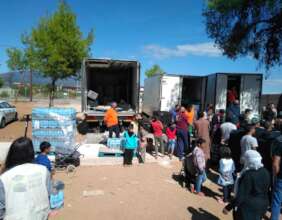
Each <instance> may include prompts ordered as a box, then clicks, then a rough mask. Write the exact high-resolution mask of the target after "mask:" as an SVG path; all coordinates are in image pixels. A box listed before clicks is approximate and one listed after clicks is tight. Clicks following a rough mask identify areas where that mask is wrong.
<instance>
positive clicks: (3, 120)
mask: <svg viewBox="0 0 282 220" xmlns="http://www.w3.org/2000/svg"><path fill="white" fill-rule="evenodd" d="M5 125H6V120H5V118H2V120H1V123H0V128H4V127H5Z"/></svg>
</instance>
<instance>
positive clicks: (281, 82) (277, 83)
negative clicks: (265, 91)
mask: <svg viewBox="0 0 282 220" xmlns="http://www.w3.org/2000/svg"><path fill="white" fill-rule="evenodd" d="M263 83H264V85H268V86H281V87H282V79H267V80H264V81H263Z"/></svg>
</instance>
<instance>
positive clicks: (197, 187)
mask: <svg viewBox="0 0 282 220" xmlns="http://www.w3.org/2000/svg"><path fill="white" fill-rule="evenodd" d="M206 179H207V175H206V171H205V170H204V171H202V173H199V174H198V176H197V177H196V183H195V190H196V192H197V193H199V192H201V188H202V184H203V183H204V182H205V181H206Z"/></svg>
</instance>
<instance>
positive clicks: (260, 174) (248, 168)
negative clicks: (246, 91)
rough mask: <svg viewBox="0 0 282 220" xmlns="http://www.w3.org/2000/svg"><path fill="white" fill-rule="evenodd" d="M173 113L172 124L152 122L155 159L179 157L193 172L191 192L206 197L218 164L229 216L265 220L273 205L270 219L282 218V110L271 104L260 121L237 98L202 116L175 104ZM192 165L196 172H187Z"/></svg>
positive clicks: (153, 120) (208, 109) (218, 182)
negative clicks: (207, 182) (210, 176)
mask: <svg viewBox="0 0 282 220" xmlns="http://www.w3.org/2000/svg"><path fill="white" fill-rule="evenodd" d="M231 95H232V94H230V97H231ZM230 99H231V98H230ZM170 113H171V120H170V123H168V124H165V122H162V120H161V118H158V117H152V119H151V129H152V133H153V135H154V152H153V155H154V156H155V158H156V159H157V158H158V156H159V155H160V156H162V157H163V156H164V155H165V154H166V153H167V154H168V156H169V157H170V158H172V155H173V154H175V155H176V156H177V157H178V158H179V160H180V161H183V164H184V165H183V166H184V169H185V170H186V171H187V170H188V171H187V172H189V170H194V172H193V173H191V172H190V173H189V174H188V175H186V177H187V178H189V180H188V182H189V183H191V184H189V187H190V190H191V192H193V193H196V194H197V195H199V196H204V193H203V191H202V185H203V183H204V182H205V180H206V179H207V173H208V172H209V171H210V168H213V169H214V168H215V166H214V162H216V164H217V165H218V166H217V168H216V169H217V171H218V173H219V178H218V181H217V184H218V185H220V186H221V187H222V192H223V196H222V198H218V202H219V203H221V204H223V205H225V206H226V207H225V208H224V210H223V212H224V213H228V212H229V211H230V210H233V216H234V219H240V220H245V219H246V220H247V219H248V220H249V219H261V218H262V216H263V215H264V214H265V213H266V211H267V209H268V208H269V207H271V210H272V217H271V219H272V220H278V219H279V216H280V208H281V202H282V171H281V169H280V167H282V161H281V156H282V136H281V129H282V126H281V121H282V112H281V113H280V114H279V113H277V111H276V109H275V107H274V105H273V104H270V105H268V106H267V108H265V109H264V111H263V112H262V114H261V117H260V118H259V117H258V116H254V115H253V112H252V110H251V109H245V110H244V112H243V114H241V111H240V104H239V101H238V100H237V99H232V101H230V103H229V104H228V108H227V109H226V110H224V109H221V110H219V111H218V112H214V108H213V106H212V105H209V106H207V108H206V110H205V111H202V112H196V111H195V109H194V107H193V106H192V105H189V106H188V107H187V108H185V107H183V106H180V105H176V106H175V108H174V109H172V110H171V112H170ZM166 149H167V152H166ZM185 160H191V161H192V162H191V163H189V162H188V163H187V162H185ZM187 164H190V166H191V164H192V166H194V168H193V169H191V167H190V168H189V167H188V168H187V169H186V167H185V166H187ZM232 192H233V193H234V196H233V197H231V195H232Z"/></svg>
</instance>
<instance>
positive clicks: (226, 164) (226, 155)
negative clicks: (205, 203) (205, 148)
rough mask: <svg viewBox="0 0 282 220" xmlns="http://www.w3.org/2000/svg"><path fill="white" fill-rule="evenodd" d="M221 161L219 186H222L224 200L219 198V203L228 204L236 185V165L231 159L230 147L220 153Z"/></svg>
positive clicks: (224, 148)
mask: <svg viewBox="0 0 282 220" xmlns="http://www.w3.org/2000/svg"><path fill="white" fill-rule="evenodd" d="M220 155H221V159H220V161H219V170H218V171H219V174H220V175H219V178H218V182H217V183H218V184H219V185H220V186H222V191H223V199H221V198H219V199H218V202H219V203H222V204H223V203H227V202H228V201H229V199H230V198H231V192H232V190H233V185H234V177H233V176H234V173H235V164H234V161H233V160H232V158H231V150H230V148H229V147H223V148H222V149H221V152H220Z"/></svg>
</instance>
